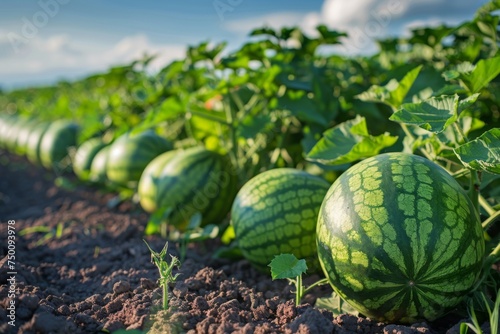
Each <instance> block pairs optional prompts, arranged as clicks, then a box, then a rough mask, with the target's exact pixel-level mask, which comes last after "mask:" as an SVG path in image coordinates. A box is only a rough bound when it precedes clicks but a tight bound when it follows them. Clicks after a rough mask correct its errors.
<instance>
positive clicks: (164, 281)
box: [144, 240, 181, 310]
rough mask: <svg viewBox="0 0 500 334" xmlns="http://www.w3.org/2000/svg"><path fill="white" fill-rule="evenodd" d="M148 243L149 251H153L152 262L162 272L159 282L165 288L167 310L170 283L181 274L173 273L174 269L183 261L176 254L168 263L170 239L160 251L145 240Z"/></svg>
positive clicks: (164, 300)
mask: <svg viewBox="0 0 500 334" xmlns="http://www.w3.org/2000/svg"><path fill="white" fill-rule="evenodd" d="M144 242H145V243H146V246H147V247H148V248H149V251H150V252H151V262H153V263H154V264H155V265H156V267H157V268H158V271H159V272H160V278H159V284H160V286H161V287H162V288H163V309H164V310H167V309H168V285H169V284H170V283H173V282H175V280H176V279H177V277H178V276H179V273H177V274H175V275H173V274H172V271H173V270H174V267H177V268H179V267H180V265H181V262H180V261H179V259H178V258H177V257H176V256H172V255H170V257H171V258H172V260H171V261H170V263H168V262H167V261H166V260H165V257H166V255H167V249H168V241H167V242H166V243H165V246H163V249H162V250H161V252H160V253H157V252H155V251H154V250H152V249H151V247H149V244H148V243H147V242H146V240H144Z"/></svg>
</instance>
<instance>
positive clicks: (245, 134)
mask: <svg viewBox="0 0 500 334" xmlns="http://www.w3.org/2000/svg"><path fill="white" fill-rule="evenodd" d="M273 128H274V123H273V121H272V119H271V116H270V115H268V114H263V113H261V114H257V115H255V116H252V115H246V116H245V117H244V118H243V119H242V120H241V122H240V123H239V124H238V126H237V128H236V131H237V133H238V136H239V137H242V138H245V139H254V138H256V136H257V135H258V134H259V133H267V132H269V131H271V130H272V129H273Z"/></svg>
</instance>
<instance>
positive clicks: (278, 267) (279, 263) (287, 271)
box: [269, 254, 328, 306]
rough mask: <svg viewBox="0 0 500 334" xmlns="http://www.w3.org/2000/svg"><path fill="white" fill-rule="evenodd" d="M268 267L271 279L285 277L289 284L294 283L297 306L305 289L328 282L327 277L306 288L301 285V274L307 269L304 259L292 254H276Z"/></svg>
mask: <svg viewBox="0 0 500 334" xmlns="http://www.w3.org/2000/svg"><path fill="white" fill-rule="evenodd" d="M269 267H271V276H272V278H273V280H275V279H284V278H286V279H287V280H288V281H289V282H290V283H291V284H293V285H295V305H297V306H299V305H300V301H301V300H302V297H304V295H305V294H306V292H307V291H309V290H311V289H312V288H314V287H315V286H318V285H323V284H326V283H328V281H327V279H326V278H323V279H321V280H319V281H317V282H315V283H313V284H311V285H310V286H309V287H307V288H306V287H305V286H304V285H302V274H304V273H305V272H306V271H307V264H306V260H304V259H301V260H299V259H297V258H296V257H295V255H293V254H280V255H276V256H275V257H274V259H273V260H272V261H271V263H270V264H269Z"/></svg>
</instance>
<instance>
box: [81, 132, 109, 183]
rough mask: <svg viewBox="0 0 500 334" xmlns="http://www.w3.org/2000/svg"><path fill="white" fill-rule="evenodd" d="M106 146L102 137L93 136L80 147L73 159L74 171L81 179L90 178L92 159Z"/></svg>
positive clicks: (86, 179)
mask: <svg viewBox="0 0 500 334" xmlns="http://www.w3.org/2000/svg"><path fill="white" fill-rule="evenodd" d="M104 146H106V144H104V142H103V141H102V139H101V138H91V139H89V140H87V141H85V142H84V143H82V144H81V145H80V146H79V147H78V149H77V150H76V153H75V157H74V159H73V172H74V173H75V175H76V176H78V178H79V179H80V180H82V181H88V180H89V177H90V167H91V166H92V160H94V157H95V155H96V154H97V153H98V152H99V151H100V150H101V149H102V148H103V147H104Z"/></svg>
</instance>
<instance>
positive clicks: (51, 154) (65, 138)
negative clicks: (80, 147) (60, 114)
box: [39, 120, 79, 169]
mask: <svg viewBox="0 0 500 334" xmlns="http://www.w3.org/2000/svg"><path fill="white" fill-rule="evenodd" d="M78 130H79V127H78V125H77V124H75V123H73V122H71V121H67V120H57V121H55V122H53V123H51V124H50V126H49V127H48V129H47V130H46V131H45V133H44V134H43V136H42V138H41V141H40V147H39V150H40V161H41V162H42V165H43V166H44V167H45V168H47V169H51V168H54V167H56V168H57V167H59V164H60V163H61V161H62V160H63V159H64V158H66V157H67V156H68V149H69V148H70V147H72V146H75V145H76V137H77V134H78Z"/></svg>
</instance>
